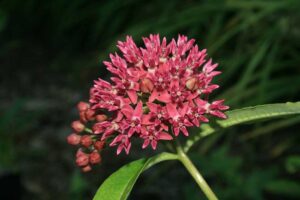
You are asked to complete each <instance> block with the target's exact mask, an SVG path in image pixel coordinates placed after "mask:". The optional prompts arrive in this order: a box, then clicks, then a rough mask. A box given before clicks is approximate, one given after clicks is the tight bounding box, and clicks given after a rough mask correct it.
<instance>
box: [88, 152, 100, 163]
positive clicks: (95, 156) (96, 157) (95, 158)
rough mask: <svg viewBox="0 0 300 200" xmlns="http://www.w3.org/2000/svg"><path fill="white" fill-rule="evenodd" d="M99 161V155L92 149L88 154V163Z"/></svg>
mask: <svg viewBox="0 0 300 200" xmlns="http://www.w3.org/2000/svg"><path fill="white" fill-rule="evenodd" d="M100 162H101V155H100V154H99V153H98V152H97V151H93V152H92V153H91V154H90V163H91V164H97V163H100Z"/></svg>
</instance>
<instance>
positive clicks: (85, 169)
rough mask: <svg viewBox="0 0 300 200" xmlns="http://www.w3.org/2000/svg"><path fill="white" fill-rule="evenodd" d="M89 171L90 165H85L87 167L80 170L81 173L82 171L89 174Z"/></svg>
mask: <svg viewBox="0 0 300 200" xmlns="http://www.w3.org/2000/svg"><path fill="white" fill-rule="evenodd" d="M91 170H92V168H91V166H90V165H87V166H85V167H83V168H82V171H83V172H89V171H91Z"/></svg>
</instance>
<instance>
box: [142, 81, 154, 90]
mask: <svg viewBox="0 0 300 200" xmlns="http://www.w3.org/2000/svg"><path fill="white" fill-rule="evenodd" d="M140 87H141V91H142V92H144V93H150V92H151V91H152V90H153V87H154V85H153V83H152V81H151V80H150V79H148V78H144V79H143V80H142V81H141V84H140Z"/></svg>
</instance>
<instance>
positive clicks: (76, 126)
mask: <svg viewBox="0 0 300 200" xmlns="http://www.w3.org/2000/svg"><path fill="white" fill-rule="evenodd" d="M71 127H72V128H73V130H74V131H76V132H78V133H79V132H81V131H83V130H84V128H85V127H84V125H83V124H82V123H81V122H80V121H74V122H72V125H71Z"/></svg>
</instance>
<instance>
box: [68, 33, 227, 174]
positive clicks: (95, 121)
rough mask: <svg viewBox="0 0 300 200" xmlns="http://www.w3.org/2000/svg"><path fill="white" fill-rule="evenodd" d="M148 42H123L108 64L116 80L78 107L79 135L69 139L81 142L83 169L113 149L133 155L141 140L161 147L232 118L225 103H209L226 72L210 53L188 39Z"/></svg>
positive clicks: (98, 85) (100, 85) (99, 84)
mask: <svg viewBox="0 0 300 200" xmlns="http://www.w3.org/2000/svg"><path fill="white" fill-rule="evenodd" d="M142 39H143V42H144V46H141V47H139V46H138V45H136V44H135V42H134V41H133V38H132V37H131V36H127V37H126V40H125V41H119V42H118V45H117V47H118V48H119V50H120V52H121V54H118V53H112V54H110V55H109V58H110V60H109V61H104V62H103V63H104V65H105V66H106V68H107V70H108V71H110V72H111V74H112V76H111V77H110V80H103V79H101V78H99V79H97V80H95V81H94V85H93V87H92V88H91V89H90V99H89V103H85V102H80V103H79V104H78V106H77V108H78V111H79V118H80V120H78V121H74V122H73V124H72V127H73V129H74V131H75V132H76V134H75V135H71V136H69V137H68V141H69V143H70V144H78V145H79V142H78V141H79V140H80V144H81V146H80V147H79V148H80V151H78V153H77V160H76V162H77V164H78V165H79V166H80V167H82V170H83V171H89V170H91V166H93V164H95V163H98V162H100V161H101V151H103V149H105V148H107V147H115V146H116V148H117V154H120V153H121V152H122V151H125V153H126V154H129V152H130V149H131V143H132V141H133V138H138V139H141V140H142V142H143V143H142V148H146V147H148V146H151V147H152V149H156V148H157V145H158V143H159V141H160V140H172V139H174V138H175V137H177V136H179V134H180V133H181V134H182V135H184V136H188V135H189V133H188V128H189V127H193V126H197V127H199V126H201V124H202V123H207V122H208V121H209V118H210V117H211V116H215V117H219V118H226V115H225V114H224V113H223V112H224V111H225V110H227V109H229V107H228V106H226V105H224V100H215V101H209V95H210V94H211V93H212V92H213V91H214V90H215V89H217V88H219V85H217V84H213V83H212V81H213V78H214V77H215V76H217V75H219V74H220V73H221V72H220V71H216V70H215V69H216V68H217V66H218V64H216V63H213V61H212V59H207V53H206V49H203V50H200V49H199V47H198V45H196V44H195V40H194V39H188V38H187V37H186V36H183V35H179V36H178V39H177V40H175V39H172V40H171V41H170V42H167V39H166V38H165V37H164V38H162V39H161V38H160V36H159V35H158V34H151V35H150V36H149V37H144V38H142ZM104 144H107V145H105V146H106V147H104Z"/></svg>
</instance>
